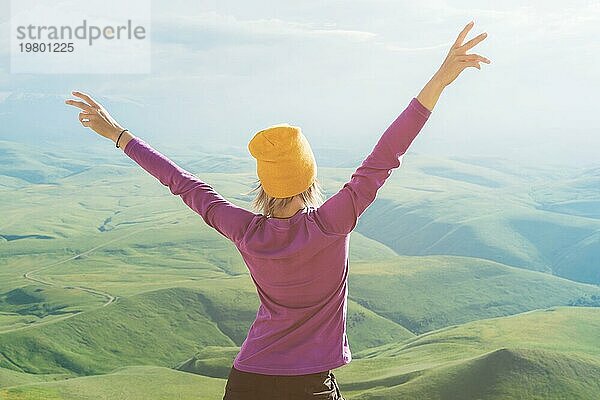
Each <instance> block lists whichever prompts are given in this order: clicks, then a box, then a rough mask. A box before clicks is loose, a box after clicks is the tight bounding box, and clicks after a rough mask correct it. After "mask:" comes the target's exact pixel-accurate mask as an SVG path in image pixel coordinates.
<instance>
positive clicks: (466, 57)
mask: <svg viewBox="0 0 600 400" xmlns="http://www.w3.org/2000/svg"><path fill="white" fill-rule="evenodd" d="M472 27H473V21H471V22H469V23H468V24H467V25H466V26H465V27H464V28H463V30H462V31H461V32H460V34H459V35H458V37H457V38H456V41H455V42H454V44H453V45H452V47H451V48H450V51H449V52H448V55H447V56H446V59H445V60H444V62H443V63H442V66H441V67H440V69H439V70H438V72H436V76H437V77H438V78H439V80H440V82H441V83H442V84H443V85H444V86H448V85H449V84H450V83H452V82H453V81H454V80H455V79H456V77H457V76H458V75H459V74H460V73H461V72H462V71H463V70H464V69H465V68H467V67H475V68H477V69H481V66H480V65H479V63H480V62H484V63H486V64H489V63H490V62H491V61H490V60H488V59H487V58H485V57H483V56H480V55H479V54H467V51H468V50H469V49H471V48H472V47H474V46H475V45H476V44H477V43H479V42H481V41H482V40H483V39H485V38H486V37H487V33H485V32H484V33H481V34H479V35H478V36H476V37H475V38H473V39H471V40H469V41H468V42H467V43H465V44H463V43H462V42H463V41H464V40H465V37H466V36H467V33H469V31H470V30H471V28H472Z"/></svg>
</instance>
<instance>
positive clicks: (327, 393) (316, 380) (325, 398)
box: [223, 367, 344, 400]
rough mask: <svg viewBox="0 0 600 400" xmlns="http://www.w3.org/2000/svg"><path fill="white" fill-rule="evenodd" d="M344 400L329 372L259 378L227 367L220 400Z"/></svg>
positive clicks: (261, 376)
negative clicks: (227, 372)
mask: <svg viewBox="0 0 600 400" xmlns="http://www.w3.org/2000/svg"><path fill="white" fill-rule="evenodd" d="M284 399H289V400H302V399H306V400H309V399H311V400H317V399H319V400H320V399H322V400H344V398H343V397H342V394H341V393H340V388H339V387H338V384H337V382H336V380H335V375H333V372H332V371H324V372H319V373H315V374H308V375H292V376H286V375H263V374H254V373H250V372H244V371H239V370H237V369H235V367H231V371H229V377H228V378H227V385H226V386H225V396H224V397H223V400H284Z"/></svg>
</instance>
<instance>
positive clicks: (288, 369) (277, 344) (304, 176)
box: [66, 21, 490, 400]
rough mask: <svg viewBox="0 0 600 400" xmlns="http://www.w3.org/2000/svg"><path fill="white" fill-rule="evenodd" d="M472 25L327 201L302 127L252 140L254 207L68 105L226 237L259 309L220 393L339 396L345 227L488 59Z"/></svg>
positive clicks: (97, 113) (87, 102) (109, 121)
mask: <svg viewBox="0 0 600 400" xmlns="http://www.w3.org/2000/svg"><path fill="white" fill-rule="evenodd" d="M472 26H473V22H472V21H471V22H470V23H469V24H467V25H466V26H465V28H464V29H463V30H462V31H461V32H460V34H459V35H458V38H457V39H456V41H455V42H454V44H453V45H452V47H451V49H450V50H449V52H448V55H447V56H446V59H445V60H444V62H443V64H442V66H441V67H440V68H439V70H438V71H437V72H436V73H435V74H434V76H433V77H432V78H431V80H430V81H429V82H428V83H427V84H426V85H425V87H424V88H423V89H422V90H421V92H420V93H419V95H418V96H417V97H416V98H413V99H412V100H411V101H410V103H409V104H408V107H407V108H406V109H405V110H404V111H403V112H402V113H401V114H400V116H399V117H398V118H397V119H396V120H395V121H394V122H393V123H392V124H391V125H390V126H389V128H388V129H387V130H386V131H385V132H384V133H383V135H382V136H381V138H380V139H379V141H378V142H377V144H376V146H375V148H374V149H373V151H372V152H371V154H370V155H369V156H368V157H367V158H366V159H365V160H364V161H363V163H362V165H361V166H360V167H358V169H357V170H356V172H355V173H354V174H353V175H352V177H351V179H350V181H349V182H347V183H346V184H345V185H344V186H343V187H342V188H341V189H340V190H339V191H338V192H337V193H336V194H335V195H333V196H332V197H331V198H329V199H328V200H327V201H325V203H323V204H321V201H320V192H319V190H320V188H319V185H318V181H317V178H316V163H315V159H314V156H313V153H312V150H311V148H310V145H309V144H308V141H307V140H306V138H305V137H304V135H303V134H302V132H301V131H300V129H299V128H298V127H295V126H290V125H287V124H281V125H275V126H271V127H269V128H267V129H265V130H262V131H260V132H258V133H256V135H254V137H253V138H252V140H251V141H250V143H249V144H248V149H249V150H250V153H251V154H252V156H253V157H254V158H256V160H257V174H258V177H259V181H260V185H259V187H258V188H257V189H256V190H258V191H259V194H258V196H257V197H256V199H255V201H254V206H255V207H257V208H258V209H259V211H262V212H261V213H260V214H255V213H252V212H250V211H247V210H245V209H242V208H240V207H238V206H236V205H234V204H232V203H230V202H229V201H227V200H225V199H224V198H223V197H221V196H220V195H219V194H218V193H217V192H215V191H214V190H213V188H212V187H211V186H209V185H208V184H206V183H204V182H203V181H201V180H200V179H198V178H196V177H195V176H194V175H192V174H191V173H189V172H187V171H185V170H183V169H182V168H180V167H179V166H177V165H176V164H175V163H173V162H172V161H171V160H169V159H168V158H166V157H165V156H164V155H162V154H161V153H159V152H157V151H156V150H154V149H153V148H152V147H151V146H150V145H148V144H147V143H146V142H144V141H143V140H142V139H140V138H139V137H136V136H134V135H132V134H131V133H130V132H129V131H127V130H126V129H124V128H123V127H122V126H121V125H119V124H118V123H117V122H116V121H115V120H114V119H113V118H112V117H111V116H110V114H109V113H108V112H107V111H106V109H104V108H103V107H102V106H101V105H100V104H99V103H98V102H96V101H95V100H94V99H93V98H91V97H90V96H88V95H86V94H84V93H81V92H73V95H75V96H76V97H78V98H80V99H81V100H83V101H77V100H67V101H66V103H67V104H69V105H72V106H76V107H78V108H80V109H81V112H80V114H79V120H80V121H81V123H82V125H83V126H85V127H89V128H91V129H92V130H94V131H95V132H97V133H98V134H100V135H102V136H104V137H106V138H108V139H110V140H112V141H113V142H115V144H116V146H117V147H120V148H121V149H123V151H124V152H125V154H126V155H127V156H129V157H130V158H131V159H133V160H134V161H135V162H136V163H138V164H139V165H140V166H141V167H142V168H143V169H145V170H146V171H148V172H149V173H150V174H152V175H153V176H154V177H156V178H157V179H158V180H159V181H160V182H161V183H162V184H163V185H165V186H168V187H169V189H170V191H171V192H172V193H173V194H174V195H178V196H181V198H182V199H183V201H184V202H185V203H186V204H187V205H188V206H189V207H190V208H191V209H193V210H194V211H195V212H197V213H198V214H199V215H200V216H201V217H202V218H203V220H204V221H205V222H206V223H207V224H208V225H209V226H211V227H213V228H214V229H216V230H217V231H218V232H219V233H221V234H222V235H223V236H225V237H226V238H228V239H229V240H231V241H232V242H233V243H234V244H235V245H236V247H237V249H238V250H239V252H240V254H241V255H242V257H243V259H244V261H245V262H246V265H247V266H248V269H249V271H250V275H251V278H252V280H253V282H254V284H255V286H256V289H257V292H258V295H259V298H260V307H259V309H258V312H257V314H256V319H255V321H254V322H253V324H252V326H251V328H250V331H249V332H248V336H247V338H246V340H245V341H244V343H243V344H242V347H241V349H240V352H239V353H238V355H237V356H236V358H235V360H234V363H233V366H232V368H231V370H230V373H229V377H228V380H227V385H226V388H225V396H224V397H223V399H225V400H235V399H262V400H264V399H284V398H285V399H287V398H294V399H343V397H342V395H341V393H340V390H339V387H338V385H337V382H336V379H335V375H334V374H333V372H332V370H333V369H335V368H338V367H341V366H343V365H345V364H348V363H349V362H350V361H351V359H352V357H351V354H350V348H349V345H348V339H347V336H346V310H347V308H346V301H347V289H348V286H347V278H348V247H349V235H350V233H351V232H352V230H353V229H354V227H355V226H356V223H357V220H358V217H359V216H360V215H361V214H362V213H363V212H364V211H365V209H366V208H367V207H368V206H369V205H370V204H371V203H372V202H373V201H374V200H375V197H376V194H377V191H378V190H379V188H381V186H382V185H383V184H384V182H385V181H386V179H387V178H388V177H389V176H390V174H391V172H392V170H393V169H395V168H397V167H399V166H400V164H401V157H402V155H403V154H404V153H405V152H406V150H407V149H408V147H409V146H410V144H411V142H412V141H413V139H414V138H415V137H416V135H417V134H418V133H419V132H420V130H421V128H422V127H423V126H424V124H425V122H426V121H427V119H428V118H429V115H430V114H431V112H432V110H433V108H434V106H435V104H436V102H437V100H438V98H439V96H440V95H441V93H442V90H443V89H444V88H445V87H446V86H448V85H449V84H450V83H451V82H453V81H454V79H456V77H457V76H458V75H459V74H460V72H462V71H463V70H464V69H465V68H467V67H475V68H477V69H480V66H479V62H485V63H488V64H489V63H490V61H489V60H488V59H487V58H485V57H482V56H480V55H477V54H467V53H466V52H467V51H468V50H469V49H470V48H472V47H473V46H475V45H476V44H477V43H479V42H481V41H482V40H483V39H484V38H485V37H486V34H485V33H483V34H480V35H478V36H477V37H475V38H474V39H472V40H470V41H468V42H467V43H465V44H462V43H463V40H464V39H465V37H466V35H467V33H468V32H469V30H470V29H471V28H472Z"/></svg>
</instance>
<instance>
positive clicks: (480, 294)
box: [349, 256, 600, 333]
mask: <svg viewBox="0 0 600 400" xmlns="http://www.w3.org/2000/svg"><path fill="white" fill-rule="evenodd" d="M349 285H350V288H351V290H350V292H349V297H350V298H351V299H352V300H354V301H356V302H358V303H359V304H361V305H363V306H364V307H366V308H368V309H370V310H372V311H374V312H375V313H377V314H378V315H381V316H382V317H385V318H387V319H390V320H392V321H395V322H397V323H398V324H400V325H402V326H404V327H406V328H407V329H409V330H410V331H412V332H414V333H424V332H427V331H431V330H434V329H439V328H442V327H445V326H449V325H455V324H460V323H463V322H468V321H473V320H477V319H481V318H489V317H497V316H504V315H511V314H517V313H521V312H523V311H528V310H532V309H537V308H546V307H550V306H557V305H570V304H572V303H573V302H576V301H577V299H579V298H585V297H586V296H588V297H590V298H591V296H598V297H600V288H599V287H597V286H593V285H586V284H581V283H577V282H573V281H569V280H567V279H564V278H559V277H555V276H552V275H548V274H543V273H539V272H534V271H526V270H523V269H519V268H512V267H507V266H505V265H502V264H499V263H496V262H493V261H488V260H483V259H477V258H472V257H457V256H422V257H417V256H412V257H408V256H397V257H394V258H390V259H388V260H385V261H380V262H378V263H376V264H375V263H369V262H364V261H361V262H354V263H353V264H352V266H351V273H350V278H349Z"/></svg>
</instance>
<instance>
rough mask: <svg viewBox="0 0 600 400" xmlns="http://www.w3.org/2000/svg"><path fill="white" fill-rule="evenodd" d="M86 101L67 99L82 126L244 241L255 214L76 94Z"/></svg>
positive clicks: (222, 230) (218, 227)
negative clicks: (112, 143) (225, 196)
mask: <svg viewBox="0 0 600 400" xmlns="http://www.w3.org/2000/svg"><path fill="white" fill-rule="evenodd" d="M73 95H74V96H76V97H79V98H81V99H82V100H84V101H85V102H81V101H76V100H67V104H70V105H73V106H76V107H78V108H80V109H81V110H82V111H83V112H82V113H80V114H79V119H80V121H81V122H82V124H83V125H84V126H86V127H89V128H91V129H93V130H94V131H96V132H97V133H98V134H100V135H102V136H104V137H106V138H108V139H110V140H111V141H113V142H115V144H116V142H117V139H118V142H119V143H118V147H120V148H121V149H122V150H123V151H124V153H125V154H126V155H127V156H129V157H130V158H131V159H132V160H134V161H135V162H136V163H137V164H138V165H140V166H141V167H142V168H143V169H145V170H146V171H147V172H148V173H150V174H151V175H152V176H154V177H155V178H156V179H158V180H159V181H160V183H162V184H163V185H164V186H167V187H168V188H169V190H170V191H171V193H173V194H174V195H177V196H180V197H181V199H182V200H183V202H184V203H185V204H187V205H188V206H189V207H190V208H191V209H192V210H193V211H195V212H196V213H198V214H199V215H200V216H201V217H202V219H204V221H205V222H206V223H207V224H208V225H209V226H211V227H212V228H214V229H215V230H217V231H218V232H219V233H221V234H222V235H223V236H225V237H227V238H228V239H230V240H231V241H232V242H234V243H236V242H237V241H239V240H241V238H242V237H243V235H244V232H245V231H246V228H247V227H248V224H249V223H250V221H251V220H252V218H254V214H253V213H251V212H250V211H247V210H245V209H243V208H241V207H238V206H236V205H235V204H233V203H231V202H229V201H227V200H226V199H224V198H223V197H222V196H221V195H220V194H219V193H217V192H216V191H215V190H214V189H213V188H212V187H211V186H210V185H208V184H207V183H205V182H203V181H201V180H200V179H198V178H197V177H196V176H194V175H193V174H191V173H190V172H188V171H186V170H185V169H183V168H181V167H180V166H178V165H177V164H175V163H174V162H173V161H171V160H170V159H168V158H167V157H166V156H164V155H163V154H161V153H160V152H158V151H157V150H155V149H154V148H152V147H151V146H150V145H149V144H148V143H146V142H145V141H144V140H142V139H141V138H139V137H137V136H134V135H132V134H131V133H130V132H128V131H125V132H123V128H122V127H121V126H120V125H119V124H118V123H117V122H116V121H115V120H114V119H113V118H112V117H111V116H110V114H108V112H107V111H106V109H104V108H103V107H102V106H101V105H100V104H99V103H98V102H96V101H95V100H94V99H92V98H91V97H90V96H89V95H86V94H84V93H80V92H73Z"/></svg>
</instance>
